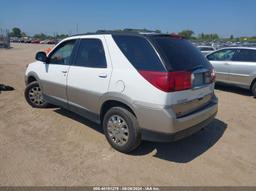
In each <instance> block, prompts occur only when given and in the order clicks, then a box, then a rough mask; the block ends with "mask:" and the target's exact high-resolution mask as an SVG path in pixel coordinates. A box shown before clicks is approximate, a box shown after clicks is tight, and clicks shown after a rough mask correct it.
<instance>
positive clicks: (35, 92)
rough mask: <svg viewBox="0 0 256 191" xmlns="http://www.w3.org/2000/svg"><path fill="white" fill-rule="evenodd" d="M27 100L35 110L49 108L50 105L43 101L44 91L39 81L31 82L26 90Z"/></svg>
mask: <svg viewBox="0 0 256 191" xmlns="http://www.w3.org/2000/svg"><path fill="white" fill-rule="evenodd" d="M24 94H25V98H26V101H27V102H28V104H29V105H31V106H32V107H34V108H47V107H49V104H48V103H47V102H46V101H45V100H44V99H43V95H42V91H41V88H40V86H39V83H38V82H37V81H34V82H31V83H30V84H28V85H27V87H26V89H25V92H24Z"/></svg>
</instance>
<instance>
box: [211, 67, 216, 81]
mask: <svg viewBox="0 0 256 191" xmlns="http://www.w3.org/2000/svg"><path fill="white" fill-rule="evenodd" d="M215 80H216V73H215V70H214V69H212V70H211V82H215Z"/></svg>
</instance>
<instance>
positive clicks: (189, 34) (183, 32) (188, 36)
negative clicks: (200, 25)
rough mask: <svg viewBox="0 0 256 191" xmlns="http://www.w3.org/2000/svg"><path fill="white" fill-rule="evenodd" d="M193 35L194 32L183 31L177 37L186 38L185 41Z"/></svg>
mask: <svg viewBox="0 0 256 191" xmlns="http://www.w3.org/2000/svg"><path fill="white" fill-rule="evenodd" d="M193 34H194V31H192V30H183V31H181V32H179V35H181V36H183V37H185V38H187V39H192V35H193Z"/></svg>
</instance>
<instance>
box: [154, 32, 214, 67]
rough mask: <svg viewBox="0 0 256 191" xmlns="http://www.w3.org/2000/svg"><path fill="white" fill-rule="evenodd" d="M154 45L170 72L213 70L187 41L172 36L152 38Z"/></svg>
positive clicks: (198, 51)
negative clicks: (198, 69) (200, 69)
mask: <svg viewBox="0 0 256 191" xmlns="http://www.w3.org/2000/svg"><path fill="white" fill-rule="evenodd" d="M151 39H152V42H153V44H154V45H155V47H156V49H157V50H158V51H159V53H160V55H161V57H162V59H163V60H164V62H165V65H166V68H167V69H168V71H182V70H194V69H197V68H201V67H203V68H211V65H210V63H209V62H208V60H207V59H206V58H205V57H204V56H203V55H202V53H201V52H200V50H198V48H196V47H195V46H194V45H192V43H190V42H189V41H188V40H185V39H179V38H172V37H170V36H152V37H151Z"/></svg>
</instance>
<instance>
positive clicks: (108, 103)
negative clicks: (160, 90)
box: [100, 98, 137, 122]
mask: <svg viewBox="0 0 256 191" xmlns="http://www.w3.org/2000/svg"><path fill="white" fill-rule="evenodd" d="M117 106H118V107H123V108H125V109H127V110H128V111H130V112H131V113H132V114H133V115H134V116H135V117H136V118H137V115H136V112H135V109H134V107H133V106H132V105H131V104H130V103H129V102H127V101H125V100H120V99H119V98H115V99H113V98H112V99H107V100H104V102H103V103H102V105H101V108H100V120H101V122H102V121H103V118H104V115H105V114H106V112H107V111H108V110H109V109H110V108H112V107H117Z"/></svg>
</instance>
